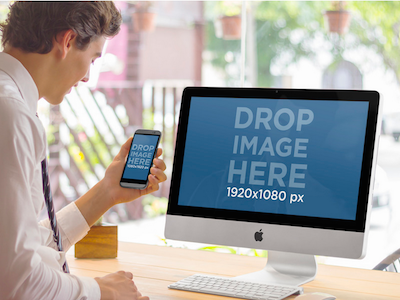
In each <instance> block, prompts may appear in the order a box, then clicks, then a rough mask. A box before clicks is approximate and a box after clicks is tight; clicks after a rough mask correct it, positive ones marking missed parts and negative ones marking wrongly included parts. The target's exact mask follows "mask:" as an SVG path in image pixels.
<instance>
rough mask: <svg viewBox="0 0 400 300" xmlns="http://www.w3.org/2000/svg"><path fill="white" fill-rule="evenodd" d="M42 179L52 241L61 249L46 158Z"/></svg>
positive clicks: (43, 161) (65, 270) (66, 266)
mask: <svg viewBox="0 0 400 300" xmlns="http://www.w3.org/2000/svg"><path fill="white" fill-rule="evenodd" d="M36 116H37V114H36ZM42 181H43V194H44V202H45V203H46V207H47V213H48V215H49V219H50V225H51V229H53V239H54V242H55V243H56V244H57V248H58V251H63V247H62V240H61V239H60V232H59V231H58V227H57V218H56V214H55V212H54V203H53V196H52V194H51V189H50V181H49V171H48V169H47V159H46V158H45V159H43V160H42ZM63 270H64V272H65V273H69V268H68V264H67V261H65V263H64V265H63Z"/></svg>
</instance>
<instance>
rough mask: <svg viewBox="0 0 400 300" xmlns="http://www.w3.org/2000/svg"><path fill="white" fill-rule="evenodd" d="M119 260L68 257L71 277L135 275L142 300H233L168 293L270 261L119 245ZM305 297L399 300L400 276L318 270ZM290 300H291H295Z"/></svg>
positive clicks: (320, 267)
mask: <svg viewBox="0 0 400 300" xmlns="http://www.w3.org/2000/svg"><path fill="white" fill-rule="evenodd" d="M118 247H119V248H118V257H117V258H115V259H76V258H74V253H73V248H72V249H71V250H70V251H69V252H68V253H67V259H68V264H69V267H70V269H71V273H72V274H75V275H80V276H87V277H98V276H104V275H106V274H108V273H112V272H116V271H119V270H124V271H129V272H132V273H133V276H134V281H135V283H136V285H137V287H138V288H139V290H140V291H141V293H142V294H143V295H146V296H149V297H150V299H152V300H155V299H162V300H164V299H168V300H170V299H205V300H208V299H209V300H217V299H219V300H223V299H226V300H229V299H237V298H230V297H222V296H214V295H207V294H201V293H194V292H185V291H177V290H170V289H168V287H167V286H168V285H169V284H171V283H173V282H175V281H178V280H180V279H183V278H185V277H187V276H190V275H193V274H195V273H203V274H210V275H220V276H227V277H232V276H238V275H243V274H246V273H251V272H255V271H259V270H261V269H262V268H263V267H264V266H265V263H266V259H265V258H260V257H249V256H241V255H235V254H225V253H215V252H208V251H199V250H188V249H180V248H172V247H163V246H152V245H144V244H135V243H124V242H119V245H118ZM303 287H304V291H305V293H309V292H325V293H329V294H332V295H334V296H336V297H337V299H338V300H341V299H343V300H345V299H346V300H347V299H348V300H391V299H400V274H399V273H390V272H382V271H372V270H363V269H355V268H346V267H338V266H329V265H321V264H319V265H318V272H317V277H316V278H315V279H314V280H313V281H312V282H309V283H307V284H305V285H304V286H303ZM294 298H295V297H294V296H292V297H289V298H287V299H294Z"/></svg>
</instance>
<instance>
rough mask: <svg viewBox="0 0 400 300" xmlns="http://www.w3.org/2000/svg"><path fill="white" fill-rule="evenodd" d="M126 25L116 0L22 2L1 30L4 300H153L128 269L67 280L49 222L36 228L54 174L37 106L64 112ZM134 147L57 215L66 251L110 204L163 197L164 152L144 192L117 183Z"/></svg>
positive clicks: (0, 271) (0, 262) (0, 277)
mask: <svg viewBox="0 0 400 300" xmlns="http://www.w3.org/2000/svg"><path fill="white" fill-rule="evenodd" d="M120 24H121V15H120V13H119V12H118V11H117V9H116V8H115V6H114V4H113V3H112V2H58V3H52V2H33V3H29V2H15V3H14V4H13V5H12V6H11V7H10V13H9V15H8V17H7V20H6V21H5V23H4V24H2V25H1V27H0V28H1V30H2V33H3V35H2V45H3V47H4V51H3V52H2V53H0V299H3V300H4V299H100V298H101V299H140V300H144V299H148V297H143V296H141V294H140V292H139V291H138V290H137V287H136V286H135V284H134V283H133V281H132V278H133V275H132V273H130V272H124V271H119V272H117V273H113V274H109V275H107V276H104V277H101V278H95V279H92V278H85V277H77V276H74V275H70V274H67V273H64V272H63V271H62V270H63V269H62V267H63V265H64V262H65V257H64V252H62V251H58V249H60V248H58V247H57V245H56V243H55V242H54V240H53V229H52V226H51V225H50V222H49V220H44V221H42V222H40V223H39V224H38V223H37V221H36V218H37V215H38V213H39V212H40V211H41V209H42V207H43V206H44V201H43V198H44V195H43V184H42V178H44V177H46V176H45V175H43V177H42V168H41V162H42V161H44V159H45V157H46V136H45V132H44V129H43V126H42V124H41V123H40V121H39V119H38V118H37V116H36V109H37V101H38V100H39V99H40V98H44V99H45V100H46V101H47V102H49V103H50V104H52V105H57V104H59V103H61V102H62V101H63V99H64V96H65V95H66V94H67V93H69V92H70V91H71V88H72V87H73V86H76V85H77V84H78V83H79V81H84V82H86V81H87V80H88V79H89V78H88V74H89V68H90V65H91V63H93V62H94V61H95V60H96V59H97V58H98V57H100V55H101V53H102V49H103V46H104V43H105V40H106V39H107V38H109V37H113V36H115V35H116V34H117V33H118V31H119V28H120ZM130 142H131V139H129V140H128V141H127V142H126V143H125V144H124V145H123V146H122V148H121V150H120V152H119V154H118V155H117V156H116V157H115V158H114V160H113V162H112V163H111V164H110V166H109V167H108V168H107V171H106V174H105V176H104V178H103V179H102V180H101V181H100V182H99V183H98V184H96V185H95V186H94V187H93V188H92V189H91V190H89V191H88V192H87V193H86V194H85V195H84V196H82V197H81V198H79V199H78V200H76V201H75V203H72V204H70V205H68V206H67V207H65V208H64V209H62V210H61V211H60V212H58V213H57V221H58V229H59V231H60V236H61V240H62V244H63V247H64V250H65V251H66V250H67V249H68V248H69V247H70V246H71V245H73V244H74V243H76V242H77V241H79V240H80V239H81V238H82V237H84V236H85V235H86V233H87V231H88V230H89V228H90V226H91V225H92V224H93V223H94V222H95V221H96V220H97V219H98V218H99V217H100V216H101V215H103V213H105V212H106V211H107V210H108V209H109V208H110V207H112V206H113V205H115V204H118V203H123V202H128V201H132V200H133V199H136V198H138V197H140V196H142V195H144V194H147V193H151V192H153V191H156V190H157V189H158V184H159V183H160V182H162V181H165V180H166V175H165V174H164V171H165V164H164V162H163V161H162V160H161V159H159V158H158V157H159V156H160V155H161V149H159V151H158V153H157V158H155V159H154V162H153V164H154V166H153V167H152V168H151V171H150V172H151V174H150V175H149V186H148V187H147V188H146V189H145V190H133V189H126V188H121V187H120V186H119V180H120V178H121V174H122V171H123V168H124V164H125V160H126V156H127V154H128V152H129V146H130ZM53 227H54V226H53ZM54 231H56V230H54Z"/></svg>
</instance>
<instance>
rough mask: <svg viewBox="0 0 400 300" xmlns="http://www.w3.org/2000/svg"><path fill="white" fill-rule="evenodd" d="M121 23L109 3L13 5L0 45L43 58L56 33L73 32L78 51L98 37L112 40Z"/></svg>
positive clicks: (1, 27) (1, 25) (0, 27)
mask: <svg viewBox="0 0 400 300" xmlns="http://www.w3.org/2000/svg"><path fill="white" fill-rule="evenodd" d="M121 22H122V17H121V14H120V12H119V11H118V10H117V8H116V7H115V5H114V3H113V2H111V1H98V2H97V1H96V2H80V1H79V2H78V1H74V2H64V1H60V2H35V1H34V2H23V1H16V2H14V3H13V4H12V5H10V12H9V13H8V16H7V19H6V20H5V22H4V23H2V24H0V31H1V32H2V41H1V43H2V45H3V47H5V46H6V45H11V46H13V47H16V48H19V49H22V50H23V51H25V52H31V53H40V54H46V53H49V52H50V51H51V49H52V48H53V39H54V38H55V37H56V35H57V34H58V33H60V32H62V31H65V30H69V29H72V30H73V31H74V32H75V33H76V34H77V39H76V41H77V47H78V49H81V50H84V49H85V47H87V46H88V45H89V43H90V42H91V41H93V40H95V39H96V38H98V37H100V36H105V37H113V36H115V35H116V34H117V33H118V32H119V29H120V25H121Z"/></svg>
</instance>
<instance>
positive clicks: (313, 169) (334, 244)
mask: <svg viewBox="0 0 400 300" xmlns="http://www.w3.org/2000/svg"><path fill="white" fill-rule="evenodd" d="M380 106H381V105H380V101H379V94H378V93H377V92H375V91H345V90H300V89H261V88H205V87H190V88H186V89H185V90H184V92H183V96H182V103H181V111H180V118H179V125H178V131H177V141H176V148H175V157H174V165H173V173H172V179H171V180H172V181H171V190H170V196H169V204H168V211H167V215H166V227H165V237H166V238H167V239H174V240H181V241H190V242H200V243H208V244H217V245H228V246H235V247H246V248H254V249H265V250H268V259H267V264H266V266H265V268H264V269H262V270H260V271H258V272H256V273H252V274H247V275H243V276H239V277H238V278H239V279H241V280H245V281H254V282H269V283H279V284H288V285H301V284H303V283H305V282H308V281H310V280H312V279H314V277H315V275H316V271H317V266H316V262H315V255H323V256H334V257H343V258H354V259H355V258H362V257H363V256H364V255H365V246H366V239H367V235H368V220H369V211H370V208H371V201H370V200H371V197H372V187H373V177H374V176H373V175H374V172H375V169H374V166H375V158H376V153H377V144H378V134H379V124H380V122H379V118H378V116H379V113H378V111H379V109H380Z"/></svg>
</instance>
